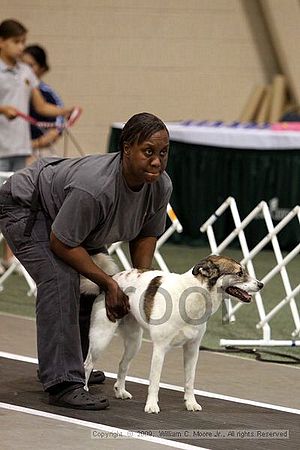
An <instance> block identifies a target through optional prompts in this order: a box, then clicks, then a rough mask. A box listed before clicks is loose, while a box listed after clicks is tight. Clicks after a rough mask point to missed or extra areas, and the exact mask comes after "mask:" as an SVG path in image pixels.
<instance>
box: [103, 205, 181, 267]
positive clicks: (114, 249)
mask: <svg viewBox="0 0 300 450" xmlns="http://www.w3.org/2000/svg"><path fill="white" fill-rule="evenodd" d="M167 214H168V216H169V219H170V220H171V225H170V226H169V227H168V228H167V229H166V231H165V232H164V233H163V234H162V235H161V237H160V238H159V239H158V240H157V243H156V248H155V252H154V259H155V260H156V262H157V264H158V265H159V267H160V268H161V270H163V271H165V272H170V271H169V268H168V266H167V264H166V262H165V260H164V259H163V257H162V255H161V253H160V252H159V249H160V248H161V247H162V245H163V244H164V243H165V242H166V241H167V240H168V239H169V237H170V236H171V235H172V234H173V233H175V231H177V233H182V226H181V223H180V222H179V220H178V218H177V216H176V214H175V212H174V210H173V208H172V206H171V205H170V204H168V207H167ZM121 246H122V242H115V243H114V244H112V245H111V246H110V247H109V248H108V253H109V254H110V255H112V254H113V253H116V255H117V256H118V258H119V260H120V262H121V264H122V265H123V267H124V269H125V270H128V269H131V265H130V262H129V261H128V259H127V257H126V255H125V253H124V251H123V249H122V247H121Z"/></svg>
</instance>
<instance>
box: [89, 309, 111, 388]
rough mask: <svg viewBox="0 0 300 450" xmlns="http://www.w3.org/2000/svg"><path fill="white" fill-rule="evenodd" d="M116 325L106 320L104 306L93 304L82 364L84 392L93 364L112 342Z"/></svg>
mask: <svg viewBox="0 0 300 450" xmlns="http://www.w3.org/2000/svg"><path fill="white" fill-rule="evenodd" d="M118 325H119V321H116V322H111V321H110V320H108V318H107V316H106V309H105V306H104V305H102V304H98V305H97V304H96V305H95V304H94V307H93V311H92V316H91V326H90V333H89V340H90V345H89V351H88V354H87V357H86V359H85V362H84V369H85V389H86V390H88V386H87V383H88V380H89V377H90V374H91V372H92V370H93V368H94V366H95V363H96V361H97V360H98V359H99V357H100V355H101V353H102V352H103V351H104V350H105V348H106V347H107V346H108V344H109V343H110V341H111V340H112V338H113V335H114V332H115V330H116V329H117V328H118Z"/></svg>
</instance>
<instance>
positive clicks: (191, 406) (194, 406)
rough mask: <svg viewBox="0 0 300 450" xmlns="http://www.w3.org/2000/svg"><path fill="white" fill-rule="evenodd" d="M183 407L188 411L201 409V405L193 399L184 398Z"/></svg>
mask: <svg viewBox="0 0 300 450" xmlns="http://www.w3.org/2000/svg"><path fill="white" fill-rule="evenodd" d="M185 407H186V409H187V410H188V411H202V406H201V405H199V403H197V402H196V400H195V399H193V400H185Z"/></svg>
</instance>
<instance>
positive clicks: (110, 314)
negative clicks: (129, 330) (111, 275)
mask: <svg viewBox="0 0 300 450" xmlns="http://www.w3.org/2000/svg"><path fill="white" fill-rule="evenodd" d="M105 307H106V315H107V318H108V319H109V320H110V321H111V322H115V321H116V320H118V319H122V317H124V316H125V315H126V314H128V313H129V311H130V306H129V299H128V295H126V294H125V293H124V292H123V291H122V290H121V289H120V287H119V285H118V283H117V282H116V281H115V280H113V279H111V282H110V283H109V284H108V285H107V289H106V291H105Z"/></svg>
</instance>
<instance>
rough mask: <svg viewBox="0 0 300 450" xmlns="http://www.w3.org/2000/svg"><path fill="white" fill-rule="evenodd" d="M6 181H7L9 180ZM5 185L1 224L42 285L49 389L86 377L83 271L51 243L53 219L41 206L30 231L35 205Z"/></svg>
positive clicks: (44, 375) (42, 354) (40, 314)
mask: <svg viewBox="0 0 300 450" xmlns="http://www.w3.org/2000/svg"><path fill="white" fill-rule="evenodd" d="M4 186H5V185H4ZM4 186H3V187H2V189H0V228H1V231H2V233H3V235H4V237H5V239H6V240H7V242H8V244H9V246H10V247H11V249H12V251H13V252H14V254H15V255H16V257H17V258H18V259H19V260H20V262H21V263H22V264H23V266H24V267H25V268H26V270H27V271H28V273H29V274H30V275H31V277H32V278H33V279H34V281H35V282H36V285H37V303H36V323H37V347H38V359H39V371H40V379H41V382H42V383H43V386H44V389H47V388H50V387H51V386H54V385H56V384H59V383H61V382H64V381H71V382H76V383H84V367H83V356H82V350H81V338H80V327H79V305H80V288H79V284H80V280H79V274H78V273H77V272H76V271H75V270H74V269H73V268H72V267H70V266H69V265H67V264H65V263H64V262H63V261H62V260H61V259H59V258H58V257H57V256H56V255H55V254H54V253H53V252H52V251H51V249H50V229H51V221H50V219H49V218H48V217H47V216H46V215H45V214H44V213H43V212H42V211H39V212H38V216H37V220H36V222H35V224H34V226H33V229H32V233H31V236H30V237H27V236H24V230H25V225H26V221H27V218H28V215H29V213H30V210H29V208H26V207H23V206H22V205H18V204H16V203H15V204H14V202H13V199H12V197H11V195H9V193H7V192H5V188H4Z"/></svg>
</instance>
